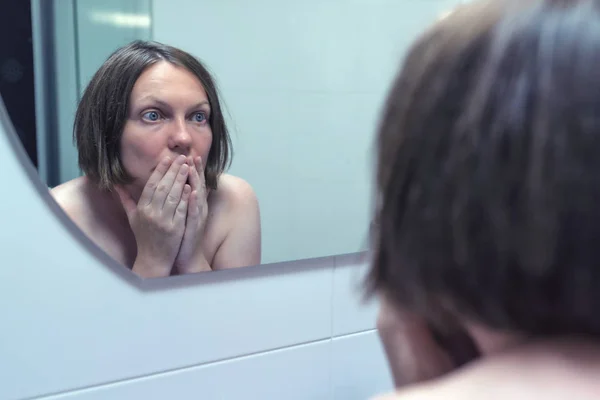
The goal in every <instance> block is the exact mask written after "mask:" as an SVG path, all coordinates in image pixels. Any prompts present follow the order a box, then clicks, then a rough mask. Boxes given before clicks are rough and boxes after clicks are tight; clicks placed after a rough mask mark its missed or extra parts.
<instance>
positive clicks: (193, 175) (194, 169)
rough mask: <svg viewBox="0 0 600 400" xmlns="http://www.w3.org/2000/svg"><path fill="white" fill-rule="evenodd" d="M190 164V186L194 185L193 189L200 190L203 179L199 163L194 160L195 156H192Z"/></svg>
mask: <svg viewBox="0 0 600 400" xmlns="http://www.w3.org/2000/svg"><path fill="white" fill-rule="evenodd" d="M190 166H191V171H190V186H191V187H192V190H200V185H202V181H201V179H200V175H199V173H198V164H197V163H196V162H195V161H194V159H193V158H190Z"/></svg>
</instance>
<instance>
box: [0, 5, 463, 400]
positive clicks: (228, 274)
mask: <svg viewBox="0 0 600 400" xmlns="http://www.w3.org/2000/svg"><path fill="white" fill-rule="evenodd" d="M69 1H71V0H69ZM72 1H77V0H72ZM156 1H158V0H155V2H156ZM261 1H262V2H261V3H260V4H261V5H260V7H263V6H264V5H265V4H263V3H264V0H261ZM457 2H458V1H451V0H418V1H417V0H328V1H325V0H323V1H320V2H318V1H316V0H314V4H315V7H321V9H324V8H326V9H328V10H329V9H330V10H331V12H332V13H333V12H334V10H338V9H339V12H340V13H342V12H345V11H344V10H345V9H346V8H345V7H346V6H350V5H351V6H352V7H353V8H352V10H353V11H352V12H354V13H357V15H360V17H361V18H360V19H361V20H363V21H364V24H361V25H358V26H356V27H355V31H356V33H355V34H356V37H357V40H358V41H357V43H356V45H357V47H356V49H355V50H356V51H361V52H368V53H369V54H372V57H373V60H379V61H377V62H380V61H381V62H382V65H385V67H382V69H381V71H380V73H379V72H377V73H372V75H365V82H357V85H358V86H361V85H366V83H368V82H371V83H372V82H378V83H377V84H376V85H375V86H372V87H374V88H375V89H374V90H375V91H376V92H375V91H374V92H372V93H368V94H366V95H365V96H366V97H365V99H367V100H364V101H372V102H378V101H380V100H379V98H378V96H379V95H382V94H383V92H384V86H385V85H384V83H385V82H386V81H388V80H389V79H390V77H391V74H392V72H393V68H392V64H393V63H392V60H394V59H396V58H399V57H400V56H401V52H402V50H403V49H405V47H406V45H407V43H408V42H410V40H412V39H413V38H414V36H415V34H416V32H418V31H419V30H420V29H422V27H423V26H424V23H426V21H428V20H430V19H431V18H433V17H434V16H435V15H436V14H438V13H439V12H441V11H443V10H444V9H446V8H448V7H449V6H450V5H452V4H455V3H457ZM88 3H89V2H88ZM235 3H236V1H235V0H227V1H225V0H223V1H219V2H206V3H205V4H204V5H203V7H217V6H215V4H219V7H228V6H232V5H234V4H235ZM277 3H278V4H279V3H282V4H283V3H284V2H281V1H279V2H277ZM167 4H178V5H179V6H183V5H184V4H183V0H173V1H172V2H168V3H167ZM188 5H189V6H190V7H192V4H191V2H190V3H189V4H188ZM273 5H275V3H273ZM333 5H336V7H333ZM257 7H259V6H258V5H257ZM278 7H281V5H278ZM328 7H329V8H328ZM267 9H268V8H267ZM80 10H81V9H80ZM151 10H152V12H153V13H155V14H154V15H153V17H154V18H155V20H157V21H161V19H160V18H166V15H165V14H164V13H167V12H168V7H165V8H162V11H160V15H158V14H156V13H157V12H158V11H157V10H159V7H157V6H156V4H153V5H152V7H151ZM178 10H180V11H178V13H175V12H173V11H172V10H171V11H170V12H169V14H168V15H169V18H170V19H169V21H171V22H170V24H173V26H177V21H178V18H182V19H183V18H184V17H185V15H184V14H185V13H186V12H190V11H189V9H187V11H186V8H185V7H184V8H183V9H179V8H178ZM267 12H268V11H267ZM358 13H359V14H358ZM259 14H260V13H259ZM323 15H324V16H326V15H325V14H323ZM63 17H64V16H63ZM242 17H243V16H240V18H241V19H240V21H238V22H239V23H244V21H243V18H242ZM197 18H198V21H202V18H204V16H203V15H202V14H198V15H197ZM381 18H385V19H386V20H387V21H388V22H389V23H388V24H381V25H379V24H375V23H373V21H380V20H381ZM71 21H73V20H71ZM162 21H163V22H164V21H166V20H164V19H163V20H162ZM67 22H68V21H66V19H65V22H64V23H65V24H67ZM61 26H62V28H63V29H66V26H67V25H61ZM382 27H388V28H389V29H390V30H389V31H387V30H386V31H384V32H381V30H378V29H380V28H381V29H383V28H382ZM180 28H181V29H182V30H183V29H186V28H185V26H182V27H180ZM309 28H310V27H308V26H307V27H306V29H307V34H309V33H310V32H309ZM335 28H336V27H333V26H332V29H335ZM345 28H350V27H345ZM386 29H387V28H386ZM157 33H158V32H155V33H154V34H157ZM317 33H318V32H317ZM273 34H276V33H273ZM312 34H316V33H312ZM382 37H383V38H386V41H382V40H381V38H382ZM163 38H165V39H166V38H167V34H166V33H164V36H163ZM180 38H183V36H180ZM157 39H160V38H157ZM172 39H173V40H176V39H177V38H176V37H173V38H172ZM182 40H183V39H182ZM199 40H200V39H199ZM190 43H191V42H190ZM342 50H343V51H344V52H346V54H351V52H352V51H353V49H349V48H345V49H342ZM100 51H104V50H102V49H99V50H98V52H100ZM329 51H332V52H334V51H338V50H336V48H335V46H333V44H332V45H331V47H330V48H329ZM340 51H341V50H340ZM333 59H334V57H332V60H333ZM382 60H387V61H386V62H383V61H382ZM374 62H375V61H374ZM363 67H364V68H365V70H367V68H366V66H361V65H355V66H353V68H358V69H360V68H363ZM73 68H75V69H76V67H73ZM215 69H216V70H218V68H217V67H215ZM66 71H68V70H66ZM80 73H81V72H80ZM64 75H65V76H63V78H64V79H67V78H68V76H67V75H68V74H67V73H66V72H65V74H64ZM81 79H83V78H81ZM331 79H332V80H333V82H334V83H335V82H337V81H336V79H341V78H340V76H339V74H338V72H337V71H336V70H332V71H331ZM73 82H75V83H73ZM73 82H71V83H70V84H69V85H70V86H68V88H69V90H70V91H71V92H72V90H73V88H77V87H78V85H80V83H81V82H79V83H78V82H77V81H76V80H75V81H73ZM367 86H368V85H367ZM334 89H335V88H334ZM68 96H71V99H72V98H73V95H72V94H69V95H68ZM350 98H351V97H348V99H349V100H348V102H350ZM234 101H235V100H234ZM343 105H344V104H342V106H343ZM347 105H349V103H348V104H347ZM70 106H71V107H72V106H73V104H71V105H70ZM64 115H66V114H63V117H64ZM353 116H354V114H350V116H349V118H353ZM66 120H67V117H64V121H66ZM67 125H68V124H65V126H67ZM340 137H343V135H340ZM9 139H10V137H9V136H7V135H5V132H4V130H3V129H2V130H1V132H0V176H1V177H2V182H3V184H4V185H5V186H4V187H5V188H9V192H10V193H9V195H5V196H0V210H2V212H4V217H3V218H2V224H0V249H1V250H2V252H1V254H2V255H1V257H2V261H1V264H2V268H0V321H1V323H0V324H1V326H2V330H0V399H3V400H13V399H77V400H99V399H103V400H104V399H117V400H121V399H122V400H125V399H127V400H130V399H138V398H143V399H181V400H185V399H198V398H201V399H237V398H244V399H279V398H285V399H302V400H305V399H327V400H330V399H340V400H341V399H344V400H353V399H357V400H358V399H367V398H368V397H369V396H372V395H373V394H375V393H378V392H381V391H386V390H389V389H390V388H391V387H392V382H391V378H390V375H389V372H388V369H387V365H386V362H385V358H384V355H383V351H382V348H381V346H380V343H379V341H378V338H377V335H376V332H375V330H374V327H375V313H376V304H375V303H373V302H370V303H365V304H363V303H362V302H361V301H360V296H361V291H360V283H361V278H362V276H363V274H364V271H365V268H366V265H365V260H362V259H361V258H360V257H359V256H356V255H354V256H352V255H349V256H340V257H326V258H320V259H313V260H304V261H301V262H291V263H278V264H273V265H266V266H261V267H256V268H246V269H243V270H230V271H221V272H213V273H210V274H199V275H197V276H191V277H190V276H186V277H174V278H172V279H168V280H166V281H160V282H158V283H156V282H153V281H140V280H138V279H137V278H135V277H133V276H132V275H130V274H129V273H125V272H124V271H122V270H121V269H120V268H119V267H118V266H116V265H113V264H112V263H111V262H110V261H109V260H107V259H106V257H105V256H104V255H103V254H101V253H100V252H99V251H97V249H96V248H95V247H94V246H93V245H91V244H90V243H89V242H88V241H87V240H86V239H84V238H82V237H80V236H79V235H78V233H77V230H76V229H74V227H73V225H72V224H71V222H70V221H69V220H68V219H66V218H61V215H62V214H61V211H60V210H59V209H58V208H57V207H56V206H55V205H54V204H53V203H52V202H50V201H49V198H48V196H47V193H46V192H45V191H44V190H42V189H40V187H41V185H38V186H39V187H36V186H35V185H34V184H33V181H34V180H35V179H38V178H37V175H36V173H35V171H33V168H32V167H31V166H29V167H30V168H29V170H28V171H27V170H24V169H23V167H22V166H21V164H20V160H19V156H20V158H23V159H25V156H24V152H23V149H22V148H21V147H20V146H21V144H20V143H19V142H17V141H16V140H12V139H10V143H9ZM351 141H352V138H351V137H349V138H347V140H346V141H345V142H342V141H341V142H340V145H342V144H341V143H343V144H344V145H350V144H351V143H350V142H351ZM65 143H66V142H65ZM244 146H246V149H245V150H241V152H242V156H241V157H244V154H247V155H246V156H245V157H249V154H250V148H251V146H252V144H251V143H249V142H245V144H244ZM14 148H17V149H18V150H20V153H19V152H16V153H15V151H13V149H14ZM365 151H367V149H365ZM245 152H247V153H245ZM63 159H64V162H65V165H67V164H68V163H69V162H72V161H73V160H71V161H68V157H64V158H63ZM257 179H258V178H257ZM357 179H360V180H365V179H366V171H365V175H361V176H360V177H358V178H357ZM41 195H44V196H45V198H43V197H41ZM350 223H355V222H348V221H346V222H345V223H344V224H342V223H341V222H340V224H339V225H336V226H335V227H333V228H334V231H333V232H332V234H336V232H339V233H340V234H341V233H343V230H344V229H345V228H344V226H345V224H350ZM318 228H321V227H318ZM271 245H276V243H274V242H273V243H272V244H271ZM282 245H285V244H282Z"/></svg>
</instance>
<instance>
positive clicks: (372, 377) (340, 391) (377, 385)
mask: <svg viewBox="0 0 600 400" xmlns="http://www.w3.org/2000/svg"><path fill="white" fill-rule="evenodd" d="M331 354H332V356H331V359H332V367H331V374H332V377H331V386H332V390H333V397H332V399H333V400H366V399H369V398H371V397H372V396H373V395H374V394H375V393H386V392H388V391H390V389H391V388H393V387H394V384H393V381H392V376H391V374H390V373H389V372H388V365H387V361H386V359H385V355H384V352H383V348H382V346H381V344H380V342H379V337H378V336H377V332H376V331H368V332H361V333H357V334H353V335H349V336H344V337H337V338H334V339H333V341H332V353H331Z"/></svg>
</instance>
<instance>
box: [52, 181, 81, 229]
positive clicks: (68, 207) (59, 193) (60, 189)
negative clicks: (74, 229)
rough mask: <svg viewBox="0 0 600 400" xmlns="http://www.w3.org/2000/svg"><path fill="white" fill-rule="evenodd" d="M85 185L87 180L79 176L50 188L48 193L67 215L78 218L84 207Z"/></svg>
mask: <svg viewBox="0 0 600 400" xmlns="http://www.w3.org/2000/svg"><path fill="white" fill-rule="evenodd" d="M86 186H87V180H86V179H85V178H84V177H79V178H75V179H73V180H70V181H67V182H65V183H62V184H60V185H58V186H56V187H54V188H52V189H51V190H50V194H51V195H52V197H53V198H54V200H55V201H56V202H57V203H58V205H59V206H61V208H62V209H63V210H64V211H65V213H67V215H68V216H70V217H71V218H73V219H78V217H80V216H81V215H82V213H84V211H85V208H86V202H85V198H86V195H85V193H86Z"/></svg>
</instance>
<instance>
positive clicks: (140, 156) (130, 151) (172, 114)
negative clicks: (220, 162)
mask: <svg viewBox="0 0 600 400" xmlns="http://www.w3.org/2000/svg"><path fill="white" fill-rule="evenodd" d="M210 112H211V110H210V105H209V103H208V97H207V96H206V91H205V90H204V87H203V86H202V84H201V83H200V81H199V80H198V78H196V76H195V75H194V74H192V73H191V72H190V71H188V70H187V69H185V68H182V67H179V66H176V65H173V64H171V63H169V62H167V61H160V62H158V63H156V64H154V65H152V66H151V67H149V68H148V69H147V70H145V71H144V72H143V73H142V74H141V75H140V77H139V78H138V80H137V81H136V83H135V85H134V87H133V90H132V92H131V97H130V99H129V113H128V117H127V122H126V123H125V127H124V129H123V136H122V138H121V162H122V163H123V166H124V167H125V170H126V171H127V172H128V173H129V174H130V175H131V176H132V177H133V178H134V182H133V183H132V184H131V185H130V191H131V193H132V195H133V196H134V198H137V197H138V196H139V195H140V194H141V191H142V190H143V188H144V185H145V184H146V181H147V180H148V178H149V177H150V175H151V174H152V172H153V171H154V168H155V167H156V166H157V165H158V163H160V162H161V160H163V159H164V158H165V157H167V156H169V157H171V159H174V158H175V157H176V156H178V155H179V154H183V155H185V156H188V157H194V159H195V157H197V156H200V157H202V161H203V164H204V166H206V159H207V157H208V153H209V151H210V147H211V144H212V131H211V128H210V125H209V123H208V119H209V116H210Z"/></svg>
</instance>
